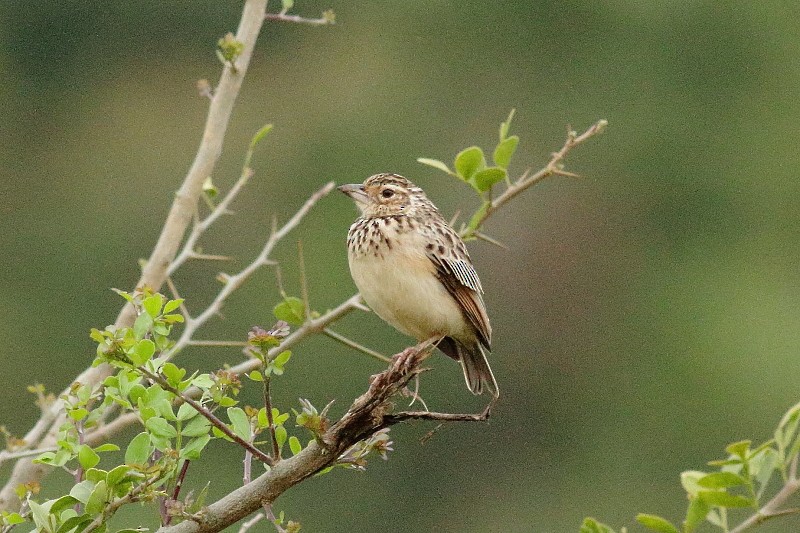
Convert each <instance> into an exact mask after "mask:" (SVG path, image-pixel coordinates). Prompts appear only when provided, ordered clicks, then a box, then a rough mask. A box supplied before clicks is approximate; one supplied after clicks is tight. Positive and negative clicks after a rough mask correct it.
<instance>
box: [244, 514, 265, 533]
mask: <svg viewBox="0 0 800 533" xmlns="http://www.w3.org/2000/svg"><path fill="white" fill-rule="evenodd" d="M266 516H267V515H265V514H264V513H258V514H256V515H255V516H254V517H253V518H251V519H250V520H247V521H245V522H242V527H240V528H239V533H247V530H248V529H250V528H251V527H253V526H254V525H256V524H258V523H259V522H260V521H262V520H263V519H264V518H266Z"/></svg>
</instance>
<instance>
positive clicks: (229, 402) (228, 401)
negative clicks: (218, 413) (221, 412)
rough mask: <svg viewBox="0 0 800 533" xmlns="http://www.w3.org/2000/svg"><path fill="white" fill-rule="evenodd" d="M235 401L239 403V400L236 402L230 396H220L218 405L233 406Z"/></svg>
mask: <svg viewBox="0 0 800 533" xmlns="http://www.w3.org/2000/svg"><path fill="white" fill-rule="evenodd" d="M237 403H239V402H237V401H236V400H234V399H233V398H231V397H230V396H223V397H222V398H220V399H219V405H220V407H233V406H234V405H236V404H237Z"/></svg>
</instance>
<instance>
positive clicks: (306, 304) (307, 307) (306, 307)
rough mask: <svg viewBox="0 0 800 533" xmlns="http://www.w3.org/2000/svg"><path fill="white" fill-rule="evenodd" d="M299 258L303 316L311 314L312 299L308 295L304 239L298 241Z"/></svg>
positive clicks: (306, 316)
mask: <svg viewBox="0 0 800 533" xmlns="http://www.w3.org/2000/svg"><path fill="white" fill-rule="evenodd" d="M297 259H298V262H299V266H300V297H301V299H302V300H303V313H304V314H303V318H304V319H305V318H308V317H310V316H311V300H310V299H309V297H308V277H306V259H305V257H304V256H303V241H302V240H300V241H297Z"/></svg>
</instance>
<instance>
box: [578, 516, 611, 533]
mask: <svg viewBox="0 0 800 533" xmlns="http://www.w3.org/2000/svg"><path fill="white" fill-rule="evenodd" d="M580 533H614V530H613V529H611V528H610V527H608V526H607V525H605V524H602V523H600V522H598V521H597V520H595V519H594V518H584V519H583V523H582V524H581V529H580Z"/></svg>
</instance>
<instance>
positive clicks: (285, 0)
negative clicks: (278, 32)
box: [281, 0, 294, 15]
mask: <svg viewBox="0 0 800 533" xmlns="http://www.w3.org/2000/svg"><path fill="white" fill-rule="evenodd" d="M292 7H294V0H281V15H283V14H284V13H286V12H287V11H289V10H290V9H292Z"/></svg>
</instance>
